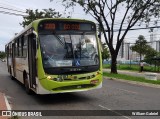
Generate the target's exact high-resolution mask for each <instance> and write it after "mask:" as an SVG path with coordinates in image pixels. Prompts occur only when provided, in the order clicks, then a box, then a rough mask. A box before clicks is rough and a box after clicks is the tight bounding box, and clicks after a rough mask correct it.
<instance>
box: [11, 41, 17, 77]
mask: <svg viewBox="0 0 160 119" xmlns="http://www.w3.org/2000/svg"><path fill="white" fill-rule="evenodd" d="M11 57H12V58H11V65H12V68H13V70H12V73H13V74H12V75H13V76H14V77H16V64H15V63H16V62H15V43H13V44H12V56H11Z"/></svg>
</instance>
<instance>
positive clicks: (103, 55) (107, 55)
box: [102, 43, 110, 61]
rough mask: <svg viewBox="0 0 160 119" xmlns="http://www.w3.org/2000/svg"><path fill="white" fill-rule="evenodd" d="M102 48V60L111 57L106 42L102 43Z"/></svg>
mask: <svg viewBox="0 0 160 119" xmlns="http://www.w3.org/2000/svg"><path fill="white" fill-rule="evenodd" d="M102 48H103V52H102V60H103V61H104V59H108V58H109V57H110V54H109V50H108V48H107V47H106V43H102Z"/></svg>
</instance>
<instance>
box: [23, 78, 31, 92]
mask: <svg viewBox="0 0 160 119" xmlns="http://www.w3.org/2000/svg"><path fill="white" fill-rule="evenodd" d="M24 86H25V91H26V93H27V94H28V95H30V94H31V89H30V88H29V81H28V76H25V78H24Z"/></svg>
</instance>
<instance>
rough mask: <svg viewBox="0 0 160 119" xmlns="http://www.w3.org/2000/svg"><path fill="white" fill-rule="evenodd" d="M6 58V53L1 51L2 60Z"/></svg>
mask: <svg viewBox="0 0 160 119" xmlns="http://www.w3.org/2000/svg"><path fill="white" fill-rule="evenodd" d="M5 57H6V53H5V52H3V51H0V59H4V58H5Z"/></svg>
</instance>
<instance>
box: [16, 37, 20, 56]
mask: <svg viewBox="0 0 160 119" xmlns="http://www.w3.org/2000/svg"><path fill="white" fill-rule="evenodd" d="M18 54H19V53H18V39H16V40H15V56H16V57H18Z"/></svg>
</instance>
